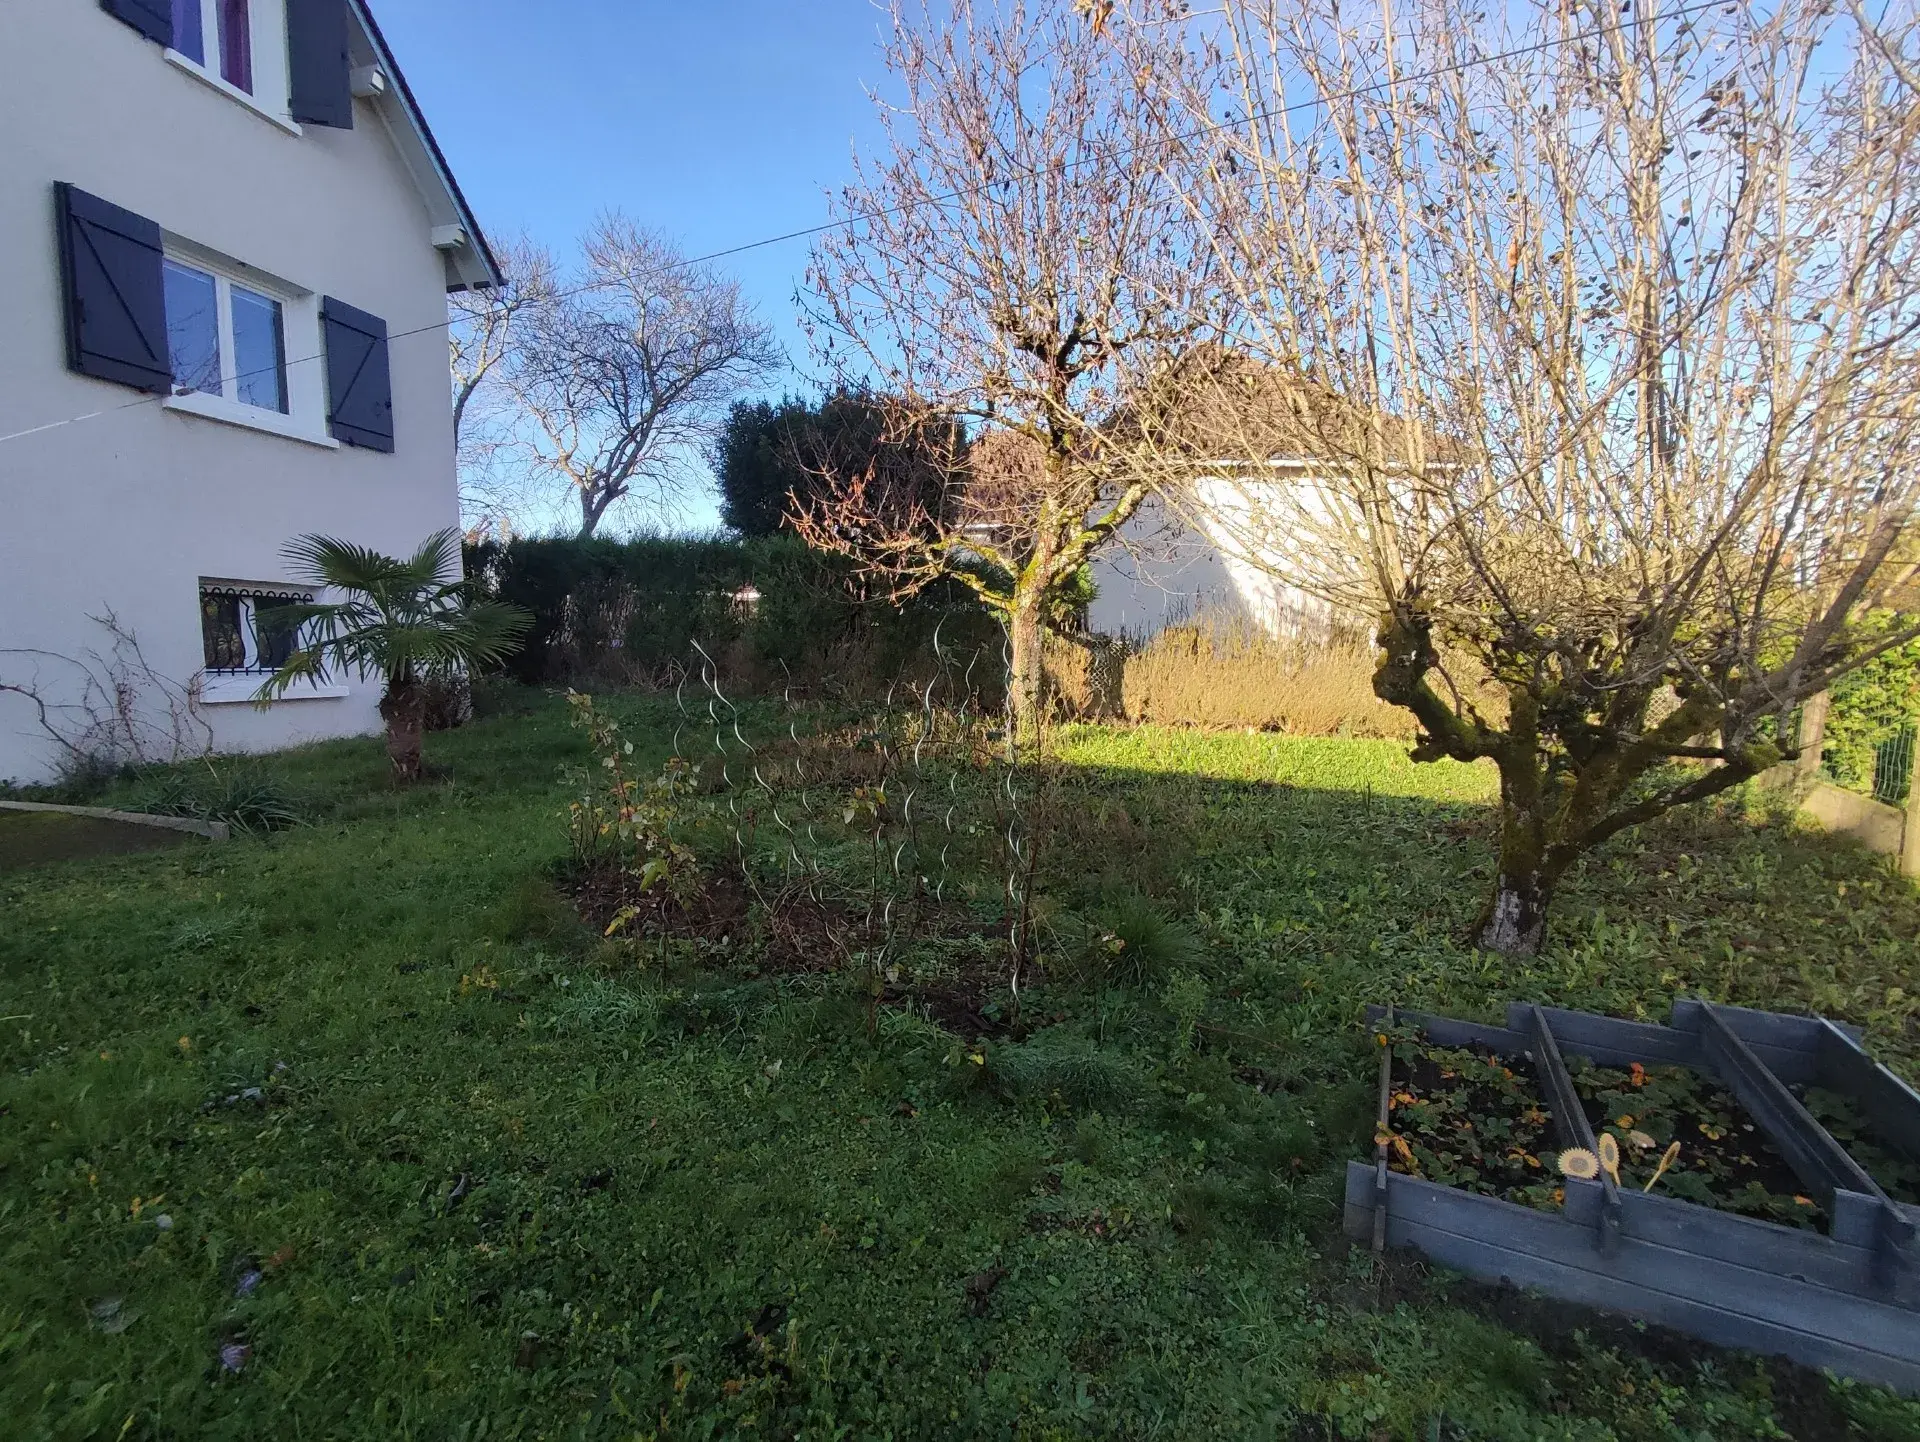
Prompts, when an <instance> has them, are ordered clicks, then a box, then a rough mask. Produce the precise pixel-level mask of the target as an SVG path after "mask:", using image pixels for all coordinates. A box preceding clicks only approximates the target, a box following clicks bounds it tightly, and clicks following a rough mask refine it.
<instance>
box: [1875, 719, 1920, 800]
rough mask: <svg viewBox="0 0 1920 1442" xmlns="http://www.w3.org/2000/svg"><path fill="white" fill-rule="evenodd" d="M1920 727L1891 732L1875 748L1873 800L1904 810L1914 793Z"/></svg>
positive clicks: (1905, 727) (1914, 726)
mask: <svg viewBox="0 0 1920 1442" xmlns="http://www.w3.org/2000/svg"><path fill="white" fill-rule="evenodd" d="M1916 740H1920V725H1913V724H1909V725H1906V726H1902V727H1900V728H1898V729H1897V730H1894V731H1890V732H1888V733H1887V735H1886V736H1884V737H1882V738H1881V739H1880V740H1879V741H1877V742H1875V743H1874V747H1873V793H1872V794H1873V799H1874V800H1875V801H1884V802H1886V803H1887V804H1888V805H1889V806H1904V805H1906V803H1907V797H1908V795H1909V794H1910V793H1911V791H1912V789H1913V757H1914V751H1915V743H1916Z"/></svg>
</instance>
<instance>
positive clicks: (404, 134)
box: [347, 0, 506, 290]
mask: <svg viewBox="0 0 1920 1442" xmlns="http://www.w3.org/2000/svg"><path fill="white" fill-rule="evenodd" d="M347 9H348V13H349V14H351V15H352V17H353V19H354V21H355V22H356V23H355V26H354V34H353V35H352V37H351V39H350V43H349V44H350V53H351V54H352V57H353V64H354V66H355V68H356V69H358V68H359V67H362V66H368V65H372V66H377V67H379V69H380V70H381V71H382V72H384V74H385V76H386V79H387V81H388V84H387V86H386V88H385V90H384V91H382V92H381V93H379V94H377V95H372V96H368V97H366V98H367V100H368V102H369V103H370V104H371V105H372V106H373V107H374V109H375V110H376V111H377V112H378V113H379V116H380V118H381V120H382V121H383V122H384V123H385V125H386V128H387V133H388V134H389V135H390V136H391V137H392V138H393V144H394V148H395V149H396V150H398V151H399V153H400V159H401V161H402V162H403V163H404V164H405V166H406V168H407V173H408V174H409V175H411V176H412V177H413V183H414V185H415V186H416V187H417V188H418V189H419V192H420V198H421V200H422V201H424V202H425V204H426V207H427V214H428V216H429V218H430V219H431V222H432V226H433V233H434V244H435V245H436V246H437V247H438V248H439V250H440V253H441V255H442V256H443V257H445V259H446V266H447V289H448V290H486V289H490V288H492V287H495V286H499V285H503V284H505V282H506V277H505V275H504V274H503V273H502V272H501V269H500V263H499V262H498V261H497V260H496V259H495V258H494V254H493V250H492V248H491V247H490V246H488V244H487V237H486V235H485V234H484V233H483V232H482V231H481V229H480V222H479V221H477V220H475V219H474V216H473V210H472V208H471V207H470V206H469V205H468V204H467V198H466V196H464V195H462V194H461V193H460V183H459V182H458V181H456V180H455V179H454V178H453V169H452V167H451V166H449V165H448V164H447V157H446V156H445V155H444V154H443V153H442V152H441V150H440V145H439V142H438V141H436V140H435V139H434V138H433V131H432V130H431V129H430V128H429V127H428V125H427V117H426V116H425V114H423V113H422V112H421V109H420V102H419V101H417V100H415V99H414V98H413V91H412V89H411V88H410V87H409V86H408V85H407V77H406V76H405V75H404V74H402V73H401V70H400V66H399V63H398V62H397V61H396V60H395V59H394V58H393V49H392V47H391V46H389V45H388V44H387V38H386V36H384V35H382V34H381V33H380V26H379V25H378V23H376V22H375V20H374V18H373V11H372V10H371V9H370V8H369V7H368V5H367V3H366V0H348V5H347ZM456 242H457V243H456Z"/></svg>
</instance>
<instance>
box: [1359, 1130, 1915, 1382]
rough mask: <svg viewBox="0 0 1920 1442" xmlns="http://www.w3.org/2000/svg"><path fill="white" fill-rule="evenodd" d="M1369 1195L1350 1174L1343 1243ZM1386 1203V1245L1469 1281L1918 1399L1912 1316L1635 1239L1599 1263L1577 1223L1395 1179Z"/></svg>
mask: <svg viewBox="0 0 1920 1442" xmlns="http://www.w3.org/2000/svg"><path fill="white" fill-rule="evenodd" d="M1372 1195H1373V1172H1372V1168H1370V1167H1367V1166H1365V1165H1363V1164H1361V1163H1357V1162H1356V1163H1352V1164H1350V1166H1349V1171H1348V1206H1347V1217H1346V1220H1347V1227H1348V1230H1349V1233H1350V1234H1352V1233H1355V1232H1358V1233H1360V1234H1362V1235H1370V1234H1371V1233H1372V1230H1373V1226H1374V1220H1375V1219H1374V1216H1373V1215H1372V1207H1371V1206H1370V1205H1369V1203H1370V1202H1371V1199H1372ZM1388 1198H1389V1200H1388V1218H1387V1228H1386V1230H1387V1241H1388V1243H1389V1245H1393V1246H1410V1247H1413V1248H1415V1249H1416V1250H1418V1251H1421V1252H1423V1253H1424V1254H1426V1255H1427V1256H1429V1257H1430V1258H1432V1259H1433V1260H1434V1261H1436V1262H1439V1263H1441V1264H1443V1265H1446V1266H1450V1267H1453V1268H1455V1269H1457V1270H1459V1271H1463V1272H1466V1273H1468V1274H1469V1275H1472V1276H1477V1277H1481V1278H1483V1279H1486V1280H1499V1281H1505V1282H1508V1283H1511V1284H1516V1285H1520V1286H1531V1287H1537V1288H1539V1289H1541V1290H1543V1291H1546V1292H1549V1293H1551V1294H1552V1295H1554V1296H1556V1297H1560V1298H1562V1299H1564V1300H1567V1301H1572V1302H1579V1303H1584V1304H1586V1305H1590V1306H1598V1307H1604V1308H1608V1309H1610V1310H1613V1311H1618V1312H1624V1313H1626V1314H1628V1315H1631V1316H1637V1317H1643V1318H1645V1319H1647V1320H1649V1321H1655V1322H1660V1323H1662V1324H1664V1325H1667V1326H1672V1327H1676V1328H1678V1329H1680V1330H1682V1331H1685V1332H1688V1333H1690V1334H1691V1335H1693V1336H1697V1337H1701V1338H1703V1339H1705V1340H1707V1341H1710V1342H1714V1343H1716V1344H1718V1345H1721V1346H1727V1347H1739V1348H1743V1349H1746V1350H1749V1351H1756V1352H1763V1353H1779V1354H1782V1355H1785V1356H1789V1357H1792V1358H1794V1359H1795V1360H1797V1361H1800V1362H1802V1363H1804V1364H1806V1365H1808V1366H1814V1367H1830V1368H1832V1369H1834V1370H1835V1371H1838V1372H1842V1373H1845V1374H1847V1375H1851V1376H1856V1377H1860V1378H1863V1379H1864V1380H1868V1381H1872V1382H1877V1383H1880V1384H1882V1385H1886V1386H1891V1387H1897V1388H1899V1389H1901V1390H1902V1391H1906V1392H1910V1393H1920V1362H1915V1361H1913V1360H1909V1359H1910V1358H1913V1357H1920V1312H1915V1311H1910V1310H1907V1309H1904V1308H1899V1307H1893V1306H1888V1305H1886V1304H1884V1303H1881V1302H1876V1301H1872V1300H1868V1299H1866V1298H1863V1297H1859V1296H1856V1295H1852V1294H1849V1293H1847V1292H1845V1291H1840V1290H1835V1289H1831V1288H1827V1287H1823V1286H1819V1285H1815V1284H1814V1283H1812V1282H1809V1281H1801V1280H1797V1279H1795V1278H1793V1277H1788V1276H1782V1275H1779V1274H1777V1273H1773V1272H1767V1271H1759V1270H1755V1269H1754V1268H1752V1267H1749V1266H1744V1265H1741V1264H1738V1263H1732V1262H1727V1261H1723V1260H1720V1259H1717V1258H1714V1257H1709V1256H1701V1255H1699V1254H1696V1253H1692V1252H1688V1251H1685V1250H1681V1249H1678V1248H1674V1247H1669V1246H1663V1245H1660V1244H1657V1243H1653V1242H1649V1241H1646V1240H1644V1239H1641V1238H1623V1240H1622V1244H1621V1247H1620V1249H1619V1251H1618V1252H1616V1253H1614V1254H1612V1255H1610V1256H1609V1255H1603V1254H1601V1253H1599V1252H1597V1251H1595V1250H1594V1249H1593V1247H1592V1245H1591V1241H1590V1235H1591V1234H1590V1233H1589V1232H1588V1231H1587V1229H1586V1228H1585V1227H1584V1226H1582V1225H1581V1224H1579V1223H1578V1222H1575V1221H1572V1220H1569V1219H1567V1218H1565V1217H1560V1216H1555V1215H1553V1214H1551V1213H1546V1212H1538V1211H1535V1210H1533V1209H1532V1208H1529V1207H1522V1206H1518V1205H1516V1204H1514V1203H1511V1202H1506V1201H1502V1200H1500V1199H1498V1198H1493V1197H1482V1196H1476V1195H1472V1194H1469V1193H1465V1192H1460V1191H1458V1190H1456V1189H1453V1188H1449V1187H1441V1186H1438V1185H1436V1184H1434V1183H1431V1182H1425V1181H1421V1180H1420V1179H1418V1178H1412V1177H1403V1176H1399V1175H1397V1174H1396V1175H1394V1176H1393V1177H1392V1178H1391V1180H1390V1184H1389V1191H1388Z"/></svg>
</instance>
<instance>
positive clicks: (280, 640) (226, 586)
mask: <svg viewBox="0 0 1920 1442" xmlns="http://www.w3.org/2000/svg"><path fill="white" fill-rule="evenodd" d="M312 600H313V592H312V591H309V590H305V589H303V588H300V587H296V586H275V585H272V584H265V583H263V584H258V585H254V584H249V583H247V582H242V581H209V580H202V581H201V582H200V644H201V649H202V651H203V653H204V655H203V660H204V661H205V664H206V672H207V674H208V675H209V676H271V675H272V674H273V673H274V672H275V671H278V670H279V669H280V668H281V667H282V666H284V665H286V663H287V658H288V657H289V656H291V655H292V654H293V652H294V648H295V646H296V645H297V644H298V642H297V638H296V636H295V635H294V633H293V632H292V631H288V630H285V629H275V628H274V627H272V626H270V625H266V624H263V621H262V618H263V616H268V615H270V614H271V613H272V612H273V611H274V610H276V609H279V608H283V607H286V606H302V605H306V604H308V603H310V602H311V601H312Z"/></svg>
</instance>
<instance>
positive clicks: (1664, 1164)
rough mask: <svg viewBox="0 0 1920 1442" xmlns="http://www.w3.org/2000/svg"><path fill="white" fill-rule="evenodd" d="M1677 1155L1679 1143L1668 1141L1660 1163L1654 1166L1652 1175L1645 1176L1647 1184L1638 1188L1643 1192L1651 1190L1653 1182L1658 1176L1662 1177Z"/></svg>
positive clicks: (1658, 1178) (1678, 1153) (1676, 1158)
mask: <svg viewBox="0 0 1920 1442" xmlns="http://www.w3.org/2000/svg"><path fill="white" fill-rule="evenodd" d="M1679 1156H1680V1143H1678V1142H1670V1143H1669V1144H1668V1145H1667V1149H1666V1151H1665V1152H1664V1153H1663V1154H1662V1155H1661V1157H1660V1165H1659V1166H1657V1167H1655V1168H1654V1171H1653V1175H1652V1176H1651V1177H1649V1178H1647V1184H1646V1185H1645V1186H1644V1187H1642V1188H1640V1190H1641V1191H1643V1192H1650V1191H1652V1190H1653V1184H1654V1183H1655V1182H1657V1181H1659V1180H1660V1178H1662V1177H1664V1176H1665V1175H1666V1174H1667V1168H1668V1167H1670V1166H1672V1165H1673V1164H1674V1162H1675V1161H1677V1160H1678V1159H1679Z"/></svg>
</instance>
